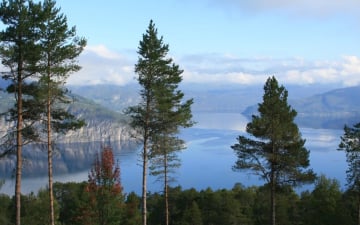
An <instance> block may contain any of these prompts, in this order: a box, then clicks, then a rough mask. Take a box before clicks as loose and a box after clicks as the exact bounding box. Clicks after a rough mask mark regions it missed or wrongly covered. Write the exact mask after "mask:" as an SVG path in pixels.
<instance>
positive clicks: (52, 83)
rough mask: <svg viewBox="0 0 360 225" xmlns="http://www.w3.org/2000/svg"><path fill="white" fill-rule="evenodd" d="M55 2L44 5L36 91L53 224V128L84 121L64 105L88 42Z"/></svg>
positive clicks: (57, 129) (74, 126) (47, 0)
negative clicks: (68, 80)
mask: <svg viewBox="0 0 360 225" xmlns="http://www.w3.org/2000/svg"><path fill="white" fill-rule="evenodd" d="M55 5H56V2H55V1H53V0H45V1H44V3H43V6H42V14H41V16H42V24H41V29H40V31H41V37H40V45H41V52H42V55H41V56H42V57H41V63H40V79H39V82H38V88H39V89H38V91H39V93H38V94H37V95H36V96H37V98H36V100H37V103H38V104H40V105H42V106H43V108H41V109H40V110H41V111H40V112H37V113H36V114H37V115H40V116H41V117H42V118H41V119H42V120H41V121H43V125H44V128H45V129H44V130H45V131H46V136H47V137H46V143H47V152H48V178H49V182H48V186H49V199H50V224H51V225H54V224H55V220H54V196H53V180H52V178H53V171H52V168H53V165H52V155H53V149H52V145H53V137H52V135H53V131H55V132H66V131H67V130H69V129H77V128H79V127H81V126H83V125H84V122H83V121H81V120H77V119H76V118H75V117H74V116H73V115H72V114H70V113H68V112H67V111H66V110H65V108H64V106H65V105H66V104H68V103H70V100H69V99H68V97H66V94H67V90H66V89H65V87H64V85H65V82H66V79H67V78H68V76H69V75H70V74H71V73H73V72H76V71H78V70H80V66H78V65H77V63H76V58H77V57H78V56H79V55H80V53H81V52H82V50H83V48H84V47H85V45H86V41H85V39H83V38H78V37H77V36H76V29H75V27H71V28H68V25H67V19H66V17H65V16H64V15H63V14H61V13H60V9H59V8H56V6H55Z"/></svg>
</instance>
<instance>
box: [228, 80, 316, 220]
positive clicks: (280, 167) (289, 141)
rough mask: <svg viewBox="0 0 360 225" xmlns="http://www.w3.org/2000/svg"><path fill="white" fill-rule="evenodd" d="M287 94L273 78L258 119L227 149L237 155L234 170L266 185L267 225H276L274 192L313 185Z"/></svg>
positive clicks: (305, 151)
mask: <svg viewBox="0 0 360 225" xmlns="http://www.w3.org/2000/svg"><path fill="white" fill-rule="evenodd" d="M287 97H288V92H287V90H286V89H285V88H284V87H283V86H280V87H279V85H278V82H277V80H276V79H275V77H271V78H268V80H267V81H266V83H265V86H264V95H263V103H261V104H259V107H258V111H259V115H253V116H252V121H251V122H250V123H248V124H247V126H246V132H247V133H248V134H249V135H251V136H252V137H253V138H251V137H248V136H239V137H238V138H237V140H238V142H239V143H237V144H235V145H233V146H231V148H232V149H233V150H234V151H235V153H236V154H237V161H236V164H235V165H234V167H233V169H234V170H251V171H253V172H254V173H255V174H256V175H259V176H261V178H262V179H265V181H266V182H267V183H268V184H269V185H270V190H271V191H270V193H271V194H270V195H271V196H270V202H271V224H272V225H275V224H276V210H275V209H276V189H277V187H280V186H283V185H292V186H298V185H301V184H304V183H310V182H313V181H314V179H315V174H314V172H313V171H312V170H311V169H307V170H306V168H307V167H308V166H309V151H308V150H307V149H306V148H305V147H304V144H305V140H304V139H302V138H301V133H300V132H299V129H298V127H297V125H296V124H295V123H294V119H295V117H296V114H297V113H296V111H295V110H294V109H292V108H291V106H289V105H288V103H287Z"/></svg>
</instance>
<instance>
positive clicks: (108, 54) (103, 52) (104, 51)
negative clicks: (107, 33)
mask: <svg viewBox="0 0 360 225" xmlns="http://www.w3.org/2000/svg"><path fill="white" fill-rule="evenodd" d="M89 52H92V53H95V54H96V55H98V56H100V57H102V58H106V59H113V60H119V59H121V58H122V56H121V55H120V54H118V53H116V52H113V51H110V50H109V49H108V48H107V47H106V46H105V45H96V46H86V48H85V54H86V53H89Z"/></svg>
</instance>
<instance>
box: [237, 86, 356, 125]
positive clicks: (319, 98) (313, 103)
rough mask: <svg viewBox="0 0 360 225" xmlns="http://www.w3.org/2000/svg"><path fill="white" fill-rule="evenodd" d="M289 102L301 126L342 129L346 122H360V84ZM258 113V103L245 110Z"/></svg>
mask: <svg viewBox="0 0 360 225" xmlns="http://www.w3.org/2000/svg"><path fill="white" fill-rule="evenodd" d="M289 104H290V105H291V106H292V107H293V108H294V109H295V110H296V111H297V112H298V115H297V117H296V122H297V124H298V125H299V126H300V127H310V128H328V129H342V128H343V127H344V125H345V124H346V125H348V126H352V125H354V124H355V123H358V122H360V86H354V87H346V88H339V89H334V90H331V91H327V92H325V93H322V94H316V95H313V96H311V97H307V98H303V99H297V100H289ZM256 113H257V105H252V106H249V107H248V108H246V109H245V110H244V111H243V114H244V115H246V116H248V117H251V115H252V114H256Z"/></svg>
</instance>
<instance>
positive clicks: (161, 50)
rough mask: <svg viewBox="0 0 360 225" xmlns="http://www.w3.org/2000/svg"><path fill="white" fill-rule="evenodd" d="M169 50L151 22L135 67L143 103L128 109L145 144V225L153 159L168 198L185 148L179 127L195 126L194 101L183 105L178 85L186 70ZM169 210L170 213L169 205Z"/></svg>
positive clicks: (156, 172)
mask: <svg viewBox="0 0 360 225" xmlns="http://www.w3.org/2000/svg"><path fill="white" fill-rule="evenodd" d="M168 51H169V46H168V45H167V44H164V43H163V38H162V37H160V38H159V37H158V35H157V29H156V28H155V25H154V23H153V21H152V20H151V21H150V24H149V26H148V29H147V30H146V33H145V34H144V35H143V39H142V40H141V41H140V45H139V49H138V54H139V59H138V62H137V64H136V65H135V72H136V73H137V74H138V82H139V84H140V86H141V90H140V95H141V102H140V103H139V104H138V105H137V106H134V107H130V108H129V109H128V110H127V113H128V114H129V115H131V117H132V126H133V127H134V128H136V129H138V130H139V132H140V134H141V139H142V141H143V149H142V162H143V165H142V167H143V181H142V224H143V225H146V224H147V208H146V193H147V173H148V172H147V170H148V166H149V157H151V158H152V159H154V160H153V162H155V163H156V164H153V166H154V167H153V168H157V169H159V168H160V167H162V168H163V169H161V170H156V171H153V172H154V174H163V175H164V178H165V183H164V185H165V187H164V190H165V195H166V194H167V185H168V181H167V176H168V171H169V170H168V169H169V168H170V167H171V165H172V166H175V167H176V165H177V164H176V163H174V164H171V162H175V161H174V160H175V158H176V157H175V158H173V156H174V153H175V151H176V150H179V149H181V148H182V143H183V141H182V140H180V139H179V138H178V137H177V134H178V132H179V127H189V126H191V125H192V121H191V117H192V115H191V110H190V106H191V104H192V102H193V101H192V99H190V100H187V101H185V103H183V102H182V98H183V96H184V94H183V93H182V92H181V91H180V90H178V84H179V83H180V82H181V80H182V77H181V73H182V70H180V69H179V67H178V66H177V65H175V64H174V63H173V61H172V59H171V58H167V54H168ZM155 158H156V159H155ZM159 166H160V167H159ZM166 204H167V203H166ZM165 208H166V211H168V207H167V205H166V207H165ZM167 218H168V214H167ZM166 221H168V219H166Z"/></svg>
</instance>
